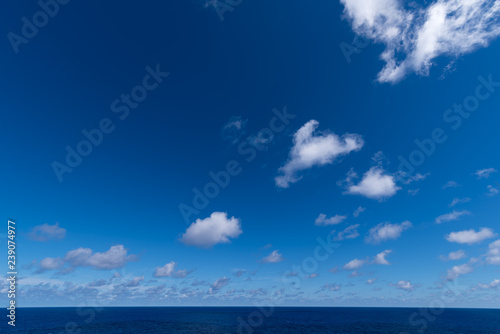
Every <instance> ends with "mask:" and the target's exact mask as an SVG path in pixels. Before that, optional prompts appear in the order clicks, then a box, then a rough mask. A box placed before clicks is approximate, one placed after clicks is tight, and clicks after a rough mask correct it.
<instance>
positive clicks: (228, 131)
mask: <svg viewBox="0 0 500 334" xmlns="http://www.w3.org/2000/svg"><path fill="white" fill-rule="evenodd" d="M247 121H248V120H244V119H243V118H242V117H241V116H232V117H231V118H229V120H228V121H227V122H226V123H225V124H224V126H223V127H222V130H221V136H222V138H224V140H227V141H229V142H230V143H231V144H236V143H237V142H239V141H240V138H241V137H242V136H243V135H244V134H245V126H246V124H247Z"/></svg>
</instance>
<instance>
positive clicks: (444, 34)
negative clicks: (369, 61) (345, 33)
mask: <svg viewBox="0 0 500 334" xmlns="http://www.w3.org/2000/svg"><path fill="white" fill-rule="evenodd" d="M341 3H342V4H343V5H344V13H345V15H346V17H347V18H348V19H349V20H350V22H351V26H352V28H353V30H354V31H355V32H356V33H357V34H358V35H361V36H364V37H366V38H369V39H372V40H373V41H375V42H376V43H381V44H384V45H385V50H384V51H383V53H382V54H381V59H382V60H383V61H384V62H385V66H384V68H383V69H382V70H381V71H380V73H379V74H378V77H377V80H378V81H379V82H391V83H394V82H397V81H399V80H401V79H403V78H404V77H405V76H406V75H407V74H408V73H412V72H415V73H417V74H420V75H427V74H428V72H429V70H430V67H431V66H432V65H433V64H434V62H435V59H436V58H438V57H440V56H448V57H452V58H457V57H459V56H461V55H463V54H467V53H470V52H473V51H474V50H476V49H478V48H479V47H486V46H487V45H488V44H489V43H490V42H491V41H492V40H493V39H495V38H496V37H498V35H500V25H499V23H498V16H499V13H500V3H499V1H497V0H437V1H434V2H432V3H431V4H429V5H427V6H424V5H416V3H415V2H411V4H412V5H414V7H416V8H409V6H407V7H406V8H405V5H404V3H403V2H402V1H400V0H377V1H373V0H341Z"/></svg>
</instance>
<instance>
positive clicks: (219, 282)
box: [209, 276, 231, 294]
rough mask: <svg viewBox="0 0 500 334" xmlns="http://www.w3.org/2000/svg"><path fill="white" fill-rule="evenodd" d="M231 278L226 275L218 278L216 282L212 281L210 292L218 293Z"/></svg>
mask: <svg viewBox="0 0 500 334" xmlns="http://www.w3.org/2000/svg"><path fill="white" fill-rule="evenodd" d="M230 280H231V279H230V278H227V277H225V276H224V277H222V278H219V279H218V280H216V281H215V282H213V283H212V285H211V286H210V290H209V293H210V294H213V293H216V292H217V291H219V290H220V289H222V288H223V287H225V286H226V285H227V284H228V283H229V281H230Z"/></svg>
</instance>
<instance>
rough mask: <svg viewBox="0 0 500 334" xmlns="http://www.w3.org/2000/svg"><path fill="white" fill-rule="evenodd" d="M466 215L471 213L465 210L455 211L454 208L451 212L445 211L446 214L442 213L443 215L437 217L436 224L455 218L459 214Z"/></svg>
mask: <svg viewBox="0 0 500 334" xmlns="http://www.w3.org/2000/svg"><path fill="white" fill-rule="evenodd" d="M468 215H471V213H470V212H469V211H467V210H463V211H455V210H454V211H453V212H450V213H447V214H444V215H441V216H439V217H437V218H436V224H441V223H445V222H449V221H453V220H457V219H459V218H460V217H461V216H468Z"/></svg>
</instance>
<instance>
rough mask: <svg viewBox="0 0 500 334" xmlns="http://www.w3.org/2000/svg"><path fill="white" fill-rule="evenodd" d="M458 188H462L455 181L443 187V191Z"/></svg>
mask: <svg viewBox="0 0 500 334" xmlns="http://www.w3.org/2000/svg"><path fill="white" fill-rule="evenodd" d="M457 187H460V185H459V184H458V183H457V182H455V181H448V182H446V184H445V185H444V186H443V189H446V188H457Z"/></svg>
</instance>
